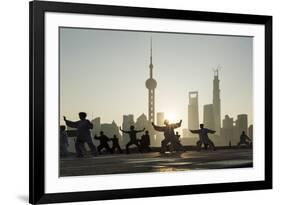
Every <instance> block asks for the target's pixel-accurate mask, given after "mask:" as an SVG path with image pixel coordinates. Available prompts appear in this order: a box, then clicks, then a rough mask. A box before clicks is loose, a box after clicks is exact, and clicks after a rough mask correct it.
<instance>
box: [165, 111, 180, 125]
mask: <svg viewBox="0 0 281 205" xmlns="http://www.w3.org/2000/svg"><path fill="white" fill-rule="evenodd" d="M165 115H166V119H167V120H169V122H171V123H174V122H176V120H177V119H176V115H175V114H173V113H167V114H166V113H165Z"/></svg>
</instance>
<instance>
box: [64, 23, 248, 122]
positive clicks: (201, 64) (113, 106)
mask: <svg viewBox="0 0 281 205" xmlns="http://www.w3.org/2000/svg"><path fill="white" fill-rule="evenodd" d="M151 38H152V39H153V46H152V49H153V77H154V79H156V81H157V88H156V90H155V112H164V113H165V115H166V116H167V117H168V118H170V119H172V118H173V119H172V120H175V121H178V120H180V119H182V120H183V124H182V127H187V106H188V92H190V91H198V93H199V122H202V121H203V105H205V104H211V103H212V99H213V78H214V69H216V68H217V66H218V65H220V69H219V79H220V90H221V93H220V98H221V118H222V119H223V118H224V116H225V115H226V114H228V115H229V116H231V117H234V118H236V116H237V115H238V114H241V113H245V114H247V115H248V122H249V124H252V109H253V99H252V98H253V94H252V93H253V91H252V89H253V86H252V84H253V78H252V74H253V64H252V55H253V51H252V49H253V39H252V38H251V37H237V36H215V35H194V34H170V33H155V32H154V33H151V32H132V31H112V30H96V29H73V28H61V29H60V113H61V116H60V120H61V122H63V120H62V116H63V115H65V116H67V117H68V118H69V119H73V120H75V119H77V118H78V116H77V113H78V112H80V111H84V112H87V113H88V118H89V119H91V118H92V117H94V118H95V117H101V121H102V122H112V120H114V121H115V122H116V123H117V124H118V125H121V124H122V117H123V115H124V114H134V117H135V119H136V118H137V117H138V116H140V115H141V114H142V113H144V114H145V115H146V116H147V115H148V114H147V112H148V103H147V101H148V91H147V88H146V86H145V81H146V80H147V79H148V78H149V64H150V39H151Z"/></svg>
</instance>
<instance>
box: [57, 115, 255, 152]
mask: <svg viewBox="0 0 281 205" xmlns="http://www.w3.org/2000/svg"><path fill="white" fill-rule="evenodd" d="M86 117H87V114H86V113H85V112H80V113H79V118H80V120H79V121H76V122H73V121H69V120H67V119H66V117H63V119H64V121H65V124H66V125H67V126H68V127H71V128H76V130H77V138H76V141H75V150H76V156H77V157H83V156H84V154H83V152H84V151H85V146H84V145H85V143H87V144H88V146H89V148H90V150H91V154H92V155H93V156H96V155H97V154H98V153H99V154H101V153H102V150H103V149H105V151H107V152H109V153H111V154H113V153H114V152H115V151H116V150H117V151H118V152H119V153H123V151H122V149H121V147H120V145H119V139H118V138H117V136H116V135H113V138H109V137H107V136H106V135H105V134H104V132H103V131H101V132H100V136H96V135H95V136H94V139H95V140H99V141H100V144H99V145H98V147H97V149H96V146H95V145H94V143H93V141H92V137H91V132H90V130H91V129H93V124H92V123H91V122H90V121H89V120H87V119H86ZM181 123H182V120H180V122H178V123H169V121H168V120H165V121H164V126H157V125H155V124H154V123H153V122H152V126H153V128H154V129H155V130H156V131H158V132H163V133H164V139H163V140H162V141H161V150H160V152H161V153H165V152H166V151H171V152H178V151H185V149H184V147H183V145H182V144H181V142H180V135H179V134H178V132H176V133H175V131H174V130H175V129H176V128H179V127H180V126H181ZM65 128H66V127H65V126H64V125H61V126H60V155H61V156H62V157H65V156H67V155H68V150H67V147H68V146H69V143H68V137H67V133H66V129H65ZM120 131H121V132H122V133H126V134H128V135H129V138H130V140H129V142H128V143H127V144H126V153H127V154H129V153H130V150H129V148H130V146H132V145H135V146H136V147H137V149H138V151H139V152H141V153H143V152H150V151H151V148H150V136H149V132H148V131H147V130H146V131H145V128H143V129H142V130H135V127H134V126H133V125H132V126H130V129H129V130H123V129H122V128H121V127H120ZM144 131H145V134H143V135H142V136H141V139H138V138H137V133H140V132H144ZM190 132H191V133H194V134H198V135H199V140H198V141H197V142H196V145H197V149H198V151H200V150H201V147H202V145H204V148H205V149H206V150H207V149H208V148H211V149H212V150H214V151H215V150H216V147H215V144H214V142H213V141H212V140H211V139H210V138H209V137H208V134H209V133H210V134H214V133H215V132H216V131H214V130H210V129H208V128H204V124H200V129H198V130H190ZM109 141H112V147H110V146H109V144H108V142H109ZM241 145H246V146H250V145H251V139H250V138H249V137H248V136H247V135H246V134H245V132H244V131H243V132H242V134H241V136H240V141H239V143H238V144H237V146H238V147H240V146H241Z"/></svg>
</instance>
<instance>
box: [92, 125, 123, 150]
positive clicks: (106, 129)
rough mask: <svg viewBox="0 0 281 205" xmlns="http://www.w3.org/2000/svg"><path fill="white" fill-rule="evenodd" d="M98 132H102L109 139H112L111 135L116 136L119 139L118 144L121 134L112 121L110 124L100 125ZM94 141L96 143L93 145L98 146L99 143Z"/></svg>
mask: <svg viewBox="0 0 281 205" xmlns="http://www.w3.org/2000/svg"><path fill="white" fill-rule="evenodd" d="M100 131H103V133H104V134H105V135H106V136H107V137H109V138H113V135H116V136H117V137H118V138H119V142H120V139H121V134H120V132H119V127H118V125H117V124H116V123H115V121H114V120H113V121H112V123H102V124H101V128H100ZM98 135H99V134H98ZM94 141H96V142H95V143H98V144H99V142H98V141H97V140H94ZM120 144H121V143H120ZM121 146H122V144H121Z"/></svg>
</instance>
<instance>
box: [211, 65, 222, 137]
mask: <svg viewBox="0 0 281 205" xmlns="http://www.w3.org/2000/svg"><path fill="white" fill-rule="evenodd" d="M219 83H220V80H219V71H218V69H216V70H215V71H214V80H213V113H214V129H215V130H216V135H219V136H220V129H221V100H220V85H219Z"/></svg>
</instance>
